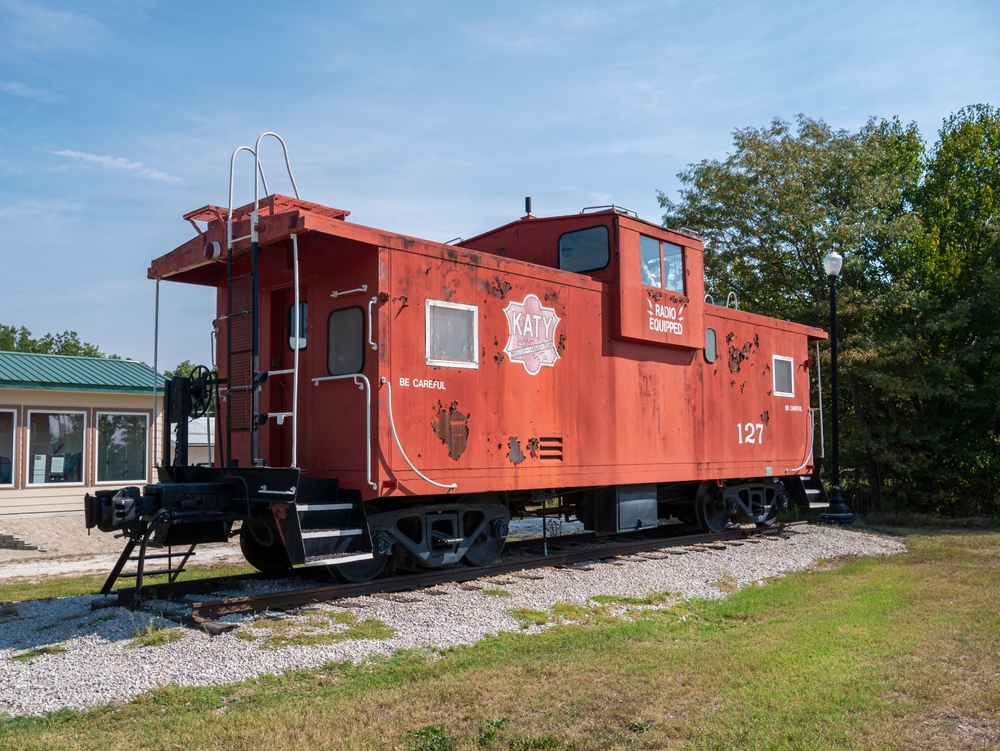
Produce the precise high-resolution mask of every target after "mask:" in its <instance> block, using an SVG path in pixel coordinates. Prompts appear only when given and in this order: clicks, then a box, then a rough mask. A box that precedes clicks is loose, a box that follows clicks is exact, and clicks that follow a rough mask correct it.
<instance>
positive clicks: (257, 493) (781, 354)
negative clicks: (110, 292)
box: [149, 195, 826, 579]
mask: <svg viewBox="0 0 1000 751" xmlns="http://www.w3.org/2000/svg"><path fill="white" fill-rule="evenodd" d="M528 211H529V213H528V214H527V215H526V216H523V217H521V218H520V219H519V220H517V221H514V222H512V223H510V224H507V225H505V226H503V227H500V228H498V229H495V230H492V231H490V232H486V233H484V234H481V235H479V236H477V237H474V238H471V239H469V240H465V241H460V242H457V243H456V244H445V243H439V242H433V241H429V240H421V239H418V238H414V237H409V236H405V235H399V234H395V233H392V232H387V231H384V230H379V229H373V228H369V227H363V226H360V225H357V224H353V223H351V222H350V221H348V212H347V211H343V210H339V209H331V208H328V207H325V206H320V205H317V204H313V203H309V202H306V201H302V200H299V199H297V198H289V197H286V196H281V195H271V196H268V197H267V198H265V199H263V200H261V201H260V202H259V204H258V205H257V206H255V205H253V204H250V205H247V206H244V207H242V208H238V209H235V210H233V211H232V214H231V216H230V214H229V210H227V209H225V208H219V207H215V206H206V207H204V208H202V209H199V210H197V211H194V212H192V213H190V214H188V215H187V216H186V217H185V218H186V219H188V220H190V221H191V223H192V224H194V225H195V228H196V229H197V230H198V236H197V237H195V238H193V239H192V240H190V241H189V242H187V243H185V244H184V245H182V246H180V247H179V248H177V249H175V250H173V251H171V252H170V253H168V254H166V255H164V256H162V257H160V258H158V259H156V260H155V261H153V262H152V264H151V266H150V269H149V277H150V278H151V279H163V280H169V281H177V282H184V283H190V284H201V285H209V286H213V287H215V288H216V289H217V290H218V296H217V300H218V304H217V317H216V322H215V325H216V328H217V331H218V338H217V341H218V362H219V364H220V367H219V374H218V376H219V384H220V386H219V395H220V397H221V398H220V404H219V413H220V419H219V420H217V424H219V425H220V433H221V434H220V435H219V436H218V438H219V440H218V442H217V443H216V458H215V466H216V468H217V469H218V468H222V470H223V472H225V473H226V476H230V475H239V474H240V473H241V472H242V473H243V475H242V476H244V477H250V478H251V479H250V480H249V485H250V486H254V484H255V482H256V481H257V480H256V479H255V478H258V477H263V476H264V475H261V474H260V472H262V471H263V470H262V469H256V468H263V467H285V468H294V469H296V470H297V474H296V475H295V476H294V477H292V479H290V480H288V481H287V482H285V485H286V486H288V487H285V488H282V489H278V490H275V487H276V486H275V485H274V484H273V483H274V482H277V481H274V480H272V481H271V482H272V484H271V485H267V483H265V482H263V481H260V483H259V484H260V485H261V487H260V488H259V489H255V488H254V487H250V488H249V489H248V490H247V491H246V493H247V496H248V498H249V497H251V496H252V497H253V501H254V504H258V505H256V506H255V508H258V509H260V508H261V507H260V506H259V504H262V503H263V504H265V505H266V508H265V510H264V511H262V512H261V513H259V514H256V515H255V518H254V519H248V520H244V528H245V529H244V533H243V535H242V539H243V541H244V550H245V552H247V556H248V558H249V559H250V560H251V562H252V563H254V564H255V565H258V566H260V567H262V568H275V567H280V566H287V565H288V563H289V562H291V563H307V562H310V561H325V562H329V563H338V561H340V562H341V563H342V565H339V566H338V567H337V568H338V570H339V571H340V572H341V573H344V574H345V575H346V576H347V577H348V578H354V579H357V578H368V577H370V576H373V575H375V574H376V573H378V571H379V570H381V568H382V567H383V566H384V565H385V563H386V562H387V561H388V560H390V559H392V557H393V556H394V555H395V556H398V559H402V558H404V557H408V558H410V559H412V560H415V561H417V562H419V563H421V564H423V565H444V564H448V563H452V562H455V561H458V560H460V559H464V560H466V562H470V563H482V562H485V561H487V560H490V559H492V558H493V557H495V555H496V554H497V553H499V551H500V549H501V548H502V545H503V540H504V538H505V536H506V533H507V522H508V520H509V518H510V516H509V515H510V512H511V511H514V512H515V513H516V512H518V511H523V509H524V508H525V507H527V506H532V505H536V506H537V505H539V504H541V503H542V501H543V500H544V499H558V500H557V501H556V502H555V503H556V505H557V509H558V510H557V513H560V514H570V513H572V514H575V515H576V516H577V517H578V518H579V519H580V520H582V521H583V522H584V523H585V525H586V526H587V527H588V528H590V529H593V530H596V531H598V532H604V533H616V532H622V531H631V530H635V529H638V528H646V527H649V526H656V525H657V524H658V523H660V520H662V519H664V518H667V517H669V516H670V515H671V513H672V514H674V515H675V516H677V517H679V518H681V519H684V520H688V521H695V520H696V521H698V522H699V523H700V524H701V525H702V526H703V527H705V528H707V529H709V530H716V531H717V530H719V529H722V528H723V527H724V526H725V525H726V524H727V523H728V522H729V521H730V520H737V519H741V520H743V521H747V522H756V523H766V522H768V521H769V520H771V519H773V518H774V516H775V515H776V514H777V512H778V509H779V508H780V507H781V506H782V505H784V503H786V500H785V499H786V486H785V484H783V482H782V480H783V478H784V479H790V478H794V479H795V480H797V478H798V476H799V475H800V474H803V473H807V472H808V471H809V470H811V468H812V436H813V426H812V420H811V412H810V404H809V367H810V358H809V347H808V345H809V342H810V341H812V340H815V339H825V338H826V334H825V333H824V332H823V331H820V330H818V329H813V328H809V327H806V326H802V325H799V324H795V323H790V322H786V321H781V320H777V319H774V318H767V317H764V316H760V315H754V314H751V313H746V312H743V311H740V310H736V309H733V308H729V307H722V306H718V305H714V304H711V303H710V302H706V296H705V291H704V273H703V252H704V248H703V244H702V242H701V241H700V239H699V238H698V237H697V236H696V235H695V234H694V233H691V232H687V231H674V230H670V229H665V228H664V227H661V226H659V225H656V224H651V223H649V222H645V221H642V220H640V219H639V218H638V217H637V216H635V215H634V213H632V212H628V211H625V210H622V209H619V208H617V207H600V208H597V209H590V210H584V211H583V212H581V213H580V214H574V215H569V216H559V217H547V218H536V217H534V216H532V215H531V214H530V205H529V207H528ZM197 222H207V227H205V228H204V229H202V228H200V227H199V226H198V224H197ZM185 398H186V397H185ZM177 463H178V462H177V457H176V456H168V457H167V461H165V464H166V465H176V464H177ZM180 463H181V464H185V463H186V461H184V462H180ZM247 472H249V473H250V474H249V475H248V474H246V473H247ZM253 472H257V474H253ZM216 474H218V473H216ZM196 475H197V478H195V476H196ZM213 477H216V475H213ZM296 477H297V478H298V479H297V480H296V479H295V478H296ZM192 479H200V480H204V479H206V476H205V475H204V473H201V474H198V473H197V472H194V471H193V470H190V471H186V472H185V471H180V472H178V471H176V470H175V469H174V468H173V467H170V466H168V467H167V468H166V472H165V473H163V472H161V481H165V482H178V481H191V480H192ZM320 481H325V482H326V483H327V485H325V486H321V485H316V484H315V483H317V482H320ZM309 483H313V485H312V486H310V487H315V488H319V487H326V488H335V489H336V491H335V495H336V496H337V498H340V499H341V500H342V499H343V497H345V494H346V493H348V492H349V491H352V490H353V491H356V493H359V494H360V498H361V499H363V501H364V502H365V503H364V511H363V512H362V516H363V519H362V520H361V521H359V520H358V508H357V507H351V509H350V510H349V509H348V507H349V506H350V504H346V503H341V504H340V505H341V506H342V507H343V509H344V510H345V512H347V511H348V510H349V513H350V514H353V516H352V519H353V521H346V518H347V517H344V519H342V520H341V521H339V522H336V520H335V519H334V517H333V516H330V514H333V513H334V510H333V507H334V506H336V505H338V504H337V503H336V498H334V500H332V501H331V500H330V497H331V496H329V493H328V492H327V491H323V492H322V493H320V492H319V491H315V492H313V494H312V495H311V496H310V497H311V498H312V500H310V501H307V502H306V501H304V500H303V498H301V497H298V496H297V494H298V495H299V496H300V495H301V493H302V492H303V491H302V489H303V488H304V487H307V486H309ZM279 484H280V483H279ZM265 485H267V487H265ZM317 493H319V495H317ZM324 493H326V495H323V494H324ZM268 494H270V495H268ZM317 498H318V499H319V500H317ZM324 498H325V499H326V500H323V499H324ZM250 505H251V504H250V503H249V502H248V503H247V506H248V507H249V506H250ZM359 505H360V504H359ZM310 507H315V509H316V510H317V511H316V512H313V511H311V509H310ZM311 513H312V514H313V515H312V516H310V514H311ZM316 513H327V514H328V515H327V516H326V517H325V519H322V520H321V519H319V518H318V516H316ZM248 514H249V512H248ZM366 526H367V529H366ZM248 530H249V532H248ZM338 531H339V533H338ZM313 532H316V533H317V534H315V535H313V534H312V533H313ZM328 532H335V533H338V534H334V535H332V537H334V538H340V539H338V540H337V541H336V544H334V543H331V541H330V537H323V536H322V534H320V533H323V534H325V533H328ZM348 532H350V533H351V534H348ZM275 533H276V534H275ZM269 535H270V537H269ZM352 535H353V536H355V537H365V536H366V535H370V536H371V543H372V551H373V552H372V557H371V558H369V557H368V556H367V553H366V552H365V553H363V554H362V556H363V559H362V560H354V559H353V558H352V559H348V558H344V557H341V558H340V559H338V558H337V557H336V555H340V556H345V555H348V554H349V553H350V552H351V550H352V549H353V548H352V547H351V545H350V544H348V543H346V542H345V539H346V538H347V537H351V536H352ZM331 546H332V547H331ZM357 549H361V550H365V551H366V549H367V546H365V545H362V546H361V547H360V548H357ZM335 554H336V555H335ZM362 556H358V555H356V556H355V557H354V558H359V557H362ZM349 560H350V561H353V562H349V563H343V562H344V561H349Z"/></svg>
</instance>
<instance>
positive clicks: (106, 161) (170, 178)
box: [51, 149, 181, 183]
mask: <svg viewBox="0 0 1000 751" xmlns="http://www.w3.org/2000/svg"><path fill="white" fill-rule="evenodd" d="M51 153H53V154H55V155H56V156H64V157H68V158H70V159H76V160H77V161H80V162H89V163H90V164H99V165H100V166H102V167H107V168H108V169H116V170H125V171H127V172H134V173H135V174H137V175H142V176H143V177H148V178H150V179H152V180H162V181H163V182H165V183H179V182H180V181H181V179H180V178H179V177H175V176H174V175H169V174H167V173H166V172H161V171H160V170H158V169H153V168H152V167H147V166H145V165H144V164H143V163H142V162H130V161H129V160H128V159H125V158H124V157H120V156H101V155H99V154H88V153H87V152H86V151H73V150H72V149H63V150H62V151H53V152H51Z"/></svg>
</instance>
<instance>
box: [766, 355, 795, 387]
mask: <svg viewBox="0 0 1000 751" xmlns="http://www.w3.org/2000/svg"><path fill="white" fill-rule="evenodd" d="M793 368H794V361H793V360H792V358H790V357H782V356H781V355H774V357H772V358H771V371H772V372H773V373H774V395H775V396H795V380H794V379H793V378H792V373H793Z"/></svg>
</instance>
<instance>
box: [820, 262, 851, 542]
mask: <svg viewBox="0 0 1000 751" xmlns="http://www.w3.org/2000/svg"><path fill="white" fill-rule="evenodd" d="M843 265H844V257H843V256H842V255H840V253H837V252H836V251H833V252H831V253H829V254H828V255H827V256H826V258H824V259H823V268H824V269H825V270H826V276H827V278H828V279H829V280H830V371H831V373H832V375H831V378H830V390H831V391H832V392H833V393H832V401H833V468H832V469H831V475H832V479H833V488H831V490H830V507H829V508H828V509H827V510H826V511H825V512H824V513H822V514H820V515H819V518H820V521H823V522H828V523H834V524H850V523H851V522H853V521H854V514H852V513H851V510H850V509H849V508H847V504H845V503H844V499H843V498H842V497H841V495H840V401H839V396H838V393H837V387H838V383H837V277H838V276H840V268H841V266H843Z"/></svg>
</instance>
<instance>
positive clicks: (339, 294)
mask: <svg viewBox="0 0 1000 751" xmlns="http://www.w3.org/2000/svg"><path fill="white" fill-rule="evenodd" d="M367 291H368V285H367V284H362V285H361V286H360V287H358V288H357V289H349V290H347V291H346V292H338V291H337V290H334V291H333V292H331V293H330V297H347V296H348V295H356V294H358V293H359V292H367Z"/></svg>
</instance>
